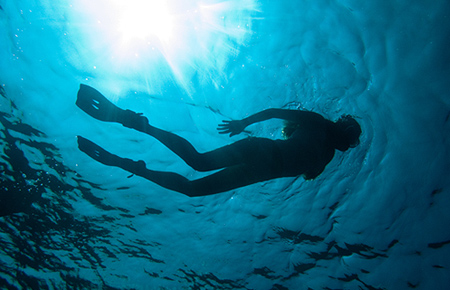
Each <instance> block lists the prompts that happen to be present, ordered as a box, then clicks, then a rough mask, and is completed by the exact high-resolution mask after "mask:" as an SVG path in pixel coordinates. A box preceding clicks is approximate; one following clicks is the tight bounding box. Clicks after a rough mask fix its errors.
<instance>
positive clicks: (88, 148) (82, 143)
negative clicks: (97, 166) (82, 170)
mask: <svg viewBox="0 0 450 290" xmlns="http://www.w3.org/2000/svg"><path fill="white" fill-rule="evenodd" d="M77 141H78V148H79V149H80V150H81V151H83V152H84V153H86V154H87V155H88V156H90V157H91V158H92V159H94V160H97V161H98V162H100V163H103V164H105V165H109V166H118V164H119V163H120V157H119V156H117V155H114V154H111V153H109V152H108V151H106V150H105V149H103V148H102V147H100V146H98V145H97V144H95V143H94V142H92V141H90V140H88V139H86V138H83V137H81V136H77Z"/></svg>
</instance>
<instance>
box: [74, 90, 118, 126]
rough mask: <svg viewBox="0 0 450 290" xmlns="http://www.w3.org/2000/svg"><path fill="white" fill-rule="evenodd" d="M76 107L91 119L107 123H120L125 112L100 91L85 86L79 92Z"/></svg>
mask: <svg viewBox="0 0 450 290" xmlns="http://www.w3.org/2000/svg"><path fill="white" fill-rule="evenodd" d="M76 105H77V106H78V107H79V108H80V109H82V110H83V111H84V112H86V113H87V114H89V115H90V116H91V117H94V118H95V119H98V120H100V121H105V122H119V123H120V122H121V117H122V116H123V112H124V110H122V109H120V108H119V107H117V106H116V105H114V104H113V103H111V102H110V101H109V100H108V99H107V98H105V97H104V96H103V95H102V94H101V93H100V92H99V91H97V90H96V89H94V88H93V87H90V86H87V85H83V84H81V85H80V89H79V90H78V95H77V101H76Z"/></svg>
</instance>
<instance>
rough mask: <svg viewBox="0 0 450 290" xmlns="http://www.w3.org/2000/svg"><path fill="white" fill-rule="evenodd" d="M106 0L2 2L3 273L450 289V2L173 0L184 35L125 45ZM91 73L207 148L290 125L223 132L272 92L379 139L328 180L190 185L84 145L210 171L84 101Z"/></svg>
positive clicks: (343, 159) (98, 83)
mask: <svg viewBox="0 0 450 290" xmlns="http://www.w3.org/2000/svg"><path fill="white" fill-rule="evenodd" d="M92 2H96V1H91V2H89V1H83V0H80V1H57V4H55V1H45V0H42V1H32V0H27V1H10V0H0V6H1V9H0V25H1V26H0V55H1V61H0V84H1V87H0V90H1V91H0V93H1V98H0V123H1V127H0V129H1V133H0V136H1V139H0V140H1V141H0V142H1V143H0V144H1V150H2V151H1V157H0V169H1V171H2V174H1V177H0V180H1V186H0V214H1V217H0V257H1V258H0V288H2V289H63V288H66V289H410V288H415V289H448V287H449V285H450V232H449V231H448V228H449V227H450V214H449V213H448V208H449V206H450V180H449V179H448V176H449V174H450V150H449V148H450V146H449V145H450V144H449V143H450V138H449V132H450V120H449V119H450V98H449V93H448V91H449V85H448V80H449V79H450V74H449V72H450V67H449V63H450V57H449V52H448V47H447V43H448V35H450V25H449V24H450V14H449V12H448V11H450V7H449V6H450V3H449V2H448V1H443V0H440V1H428V2H427V1H404V2H403V1H363V2H364V3H363V2H361V1H345V0H341V1H326V0H319V1H287V0H286V1H284V0H283V1H253V0H247V1H220V0H214V1H213V0H211V1H203V2H200V1H194V0H193V1H184V2H183V3H178V4H177V3H176V1H175V0H172V1H167V3H168V8H169V10H170V9H171V11H172V12H173V13H174V14H173V15H175V16H174V19H175V20H176V21H179V23H178V24H179V25H175V28H174V31H173V33H174V36H173V37H172V38H171V39H169V40H158V39H155V38H154V37H153V38H152V37H150V38H149V39H146V40H145V43H142V42H139V41H140V40H139V41H138V42H137V43H134V44H133V45H132V46H130V47H127V48H126V49H122V50H120V49H118V48H120V47H121V46H120V45H118V43H119V40H120V39H119V38H117V37H116V35H115V34H111V35H108V34H107V33H106V31H107V30H108V28H110V27H111V26H112V23H114V22H115V21H114V20H115V18H111V19H113V20H112V21H111V20H108V18H107V17H105V16H103V14H102V13H103V12H104V10H107V8H106V7H108V5H104V6H103V7H102V6H100V7H99V8H98V9H97V10H96V9H95V7H94V8H92V7H90V4H89V5H88V4H86V3H92ZM186 2H188V3H186ZM366 2H367V3H366ZM98 3H100V4H102V5H103V4H105V1H98ZM89 9H90V10H89ZM92 9H93V10H92ZM108 21H111V22H108ZM181 24H182V25H181ZM80 83H85V84H88V85H91V86H93V87H96V88H97V89H99V90H101V91H102V92H103V93H104V94H105V95H106V96H107V97H108V98H109V99H110V100H111V101H112V102H114V103H115V104H116V105H118V106H120V107H122V108H128V109H131V110H135V111H138V112H142V113H144V114H145V115H146V116H147V117H148V118H149V120H150V123H151V124H153V125H155V126H157V127H160V128H162V129H165V130H169V131H171V132H174V133H176V134H179V135H181V136H183V137H185V138H186V139H188V140H189V141H190V142H192V144H193V145H194V146H195V147H196V148H197V149H198V150H199V151H207V150H211V149H214V148H217V147H219V146H223V145H226V144H229V143H231V142H234V141H237V140H239V139H241V138H245V137H247V136H249V135H251V136H263V137H269V138H280V137H281V133H280V132H281V128H282V123H281V122H275V121H269V122H265V123H261V124H258V125H253V126H252V127H249V131H250V133H247V134H244V135H241V136H236V137H233V138H231V139H230V138H229V137H228V136H224V135H219V134H217V131H216V126H217V124H218V123H219V122H220V121H221V120H223V119H240V118H244V117H246V116H248V115H250V114H253V113H256V112H258V111H260V110H263V109H266V108H271V107H272V108H282V107H283V108H291V109H306V110H313V111H315V112H318V113H320V114H322V115H324V116H325V117H327V118H329V119H332V120H335V119H337V118H338V117H339V116H340V115H342V114H352V115H355V116H357V117H358V122H360V124H361V126H362V130H363V135H362V136H361V144H360V145H359V146H358V147H356V148H354V149H352V150H349V151H347V152H345V153H337V154H336V156H335V158H334V159H333V161H332V162H331V163H330V164H329V165H328V166H327V167H326V169H325V171H324V172H323V173H322V174H321V175H320V176H319V177H318V178H316V179H315V180H311V181H305V180H304V179H302V178H301V177H299V178H282V179H277V180H272V181H268V182H263V183H258V184H254V185H251V186H247V187H244V188H240V189H237V190H233V191H229V192H225V193H221V194H217V195H213V196H207V197H201V198H188V197H186V196H184V195H182V194H179V193H176V192H172V191H169V190H166V189H163V188H161V187H159V186H157V185H155V184H153V183H151V182H149V181H147V180H144V179H141V178H140V177H137V176H132V177H130V176H129V173H127V172H124V171H122V170H121V169H118V168H113V167H107V166H104V165H102V164H99V163H97V162H95V161H94V160H92V159H90V158H89V157H88V156H86V155H85V154H84V153H82V152H81V151H79V150H78V148H77V143H76V137H75V136H77V135H82V136H85V137H86V138H89V139H91V140H93V141H94V142H96V143H98V144H99V145H100V146H102V147H104V148H106V149H107V150H109V151H111V152H113V153H114V154H118V155H120V156H122V157H127V158H132V159H135V160H140V159H141V160H145V161H146V163H147V165H148V166H149V167H151V168H152V169H157V170H165V171H173V172H177V173H180V174H183V175H184V176H187V177H188V178H190V179H194V178H198V177H200V176H202V175H201V174H200V173H197V172H195V171H193V170H192V169H190V168H189V167H188V166H187V165H186V164H184V163H183V162H182V161H181V160H180V159H179V158H178V157H177V156H176V155H174V154H173V153H171V152H170V151H169V150H168V149H166V148H165V147H164V146H162V145H161V144H160V143H158V142H157V141H156V140H154V139H152V138H150V137H149V136H146V135H143V134H139V133H138V132H135V131H132V130H129V129H127V128H124V127H123V126H120V125H118V124H112V123H104V122H100V121H98V120H95V119H93V118H91V117H89V116H88V115H87V114H85V113H84V112H82V111H81V110H80V109H79V108H78V107H76V106H75V100H76V93H77V90H78V87H79V84H80Z"/></svg>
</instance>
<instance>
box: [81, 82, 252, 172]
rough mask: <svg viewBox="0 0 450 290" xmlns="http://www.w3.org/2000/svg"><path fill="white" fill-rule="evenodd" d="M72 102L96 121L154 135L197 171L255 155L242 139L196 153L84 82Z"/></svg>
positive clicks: (236, 163) (234, 162)
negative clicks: (116, 124) (74, 101)
mask: <svg viewBox="0 0 450 290" xmlns="http://www.w3.org/2000/svg"><path fill="white" fill-rule="evenodd" d="M76 104H77V106H78V107H80V108H81V109H82V110H83V111H84V112H86V113H87V114H89V115H90V116H92V117H94V118H96V119H98V120H101V121H105V122H117V123H121V124H122V125H123V126H125V127H128V128H132V129H135V130H137V131H140V132H144V133H147V134H149V135H151V136H153V137H155V138H156V139H158V140H159V141H160V142H162V143H163V144H164V145H165V146H167V147H168V148H169V149H170V150H172V151H173V152H174V153H175V154H177V155H178V156H180V157H181V158H182V159H183V160H184V161H185V162H186V163H187V164H188V165H190V166H191V167H192V168H194V169H195V170H198V171H210V170H216V169H220V168H224V167H229V166H234V165H238V164H241V163H243V162H244V161H243V159H244V158H248V157H249V156H252V155H255V153H254V150H253V149H254V148H252V146H253V145H251V144H250V142H245V141H238V142H236V143H234V144H231V145H229V146H225V147H222V148H219V149H216V150H213V151H211V152H207V153H199V152H198V151H197V150H195V148H194V147H193V146H192V145H191V144H190V143H189V142H188V141H187V140H185V139H184V138H182V137H180V136H177V135H175V134H173V133H170V132H167V131H164V130H161V129H158V128H156V127H153V126H151V125H150V124H149V123H148V119H147V118H146V117H144V116H142V115H141V114H138V113H135V112H133V111H130V110H123V109H121V108H119V107H117V106H116V105H114V104H113V103H111V102H110V101H109V100H108V99H106V98H105V97H104V96H103V95H102V94H101V93H100V92H99V91H97V90H96V89H94V88H92V87H89V86H87V85H80V90H79V91H78V95H77V101H76Z"/></svg>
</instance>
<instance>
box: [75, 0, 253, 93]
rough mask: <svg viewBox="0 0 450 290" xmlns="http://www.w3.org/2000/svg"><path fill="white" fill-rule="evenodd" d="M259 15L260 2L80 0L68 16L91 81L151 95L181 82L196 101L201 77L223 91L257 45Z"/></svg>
mask: <svg viewBox="0 0 450 290" xmlns="http://www.w3.org/2000/svg"><path fill="white" fill-rule="evenodd" d="M256 13H258V7H257V2H256V1H255V0H229V1H180V0H165V1H164V0H148V1H144V0H114V1H109V0H108V1H106V0H99V1H88V0H79V1H78V2H75V3H74V4H72V5H70V8H69V19H70V23H71V24H73V25H70V26H68V28H67V29H68V31H69V33H68V39H67V41H68V42H70V44H71V45H70V46H71V47H73V50H74V51H68V52H67V53H68V54H69V55H70V57H69V58H71V59H72V63H73V65H74V66H75V67H76V68H77V69H79V70H81V71H87V72H89V73H91V75H90V78H91V79H92V78H96V77H101V78H102V80H103V81H105V80H106V81H107V78H108V74H110V73H120V74H121V75H123V76H125V77H128V80H127V84H128V85H130V86H134V87H133V89H137V90H142V91H146V92H148V93H155V92H156V93H157V92H158V86H160V85H158V84H161V83H163V84H164V83H166V82H167V81H175V82H176V83H177V84H178V85H180V86H181V87H182V88H183V89H184V90H185V91H186V92H187V93H188V94H192V93H193V86H192V85H191V84H190V83H191V81H192V77H193V76H194V75H195V74H196V77H197V78H198V79H197V80H198V81H199V82H203V83H212V84H214V85H215V86H216V87H219V86H220V84H221V82H223V81H226V77H225V75H224V74H223V70H224V68H225V65H226V63H227V62H228V61H229V60H230V58H231V57H234V56H236V55H237V54H238V53H239V51H240V49H241V47H242V46H244V45H245V44H246V42H247V41H248V40H249V39H250V36H251V35H252V33H251V31H252V30H251V25H252V19H254V18H255V14H256ZM86 80H87V81H88V80H89V76H88V77H87V79H86ZM133 81H134V82H133ZM142 84H145V87H140V88H136V86H143V85H142ZM116 86H117V84H116ZM117 93H118V94H119V93H120V92H117Z"/></svg>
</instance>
